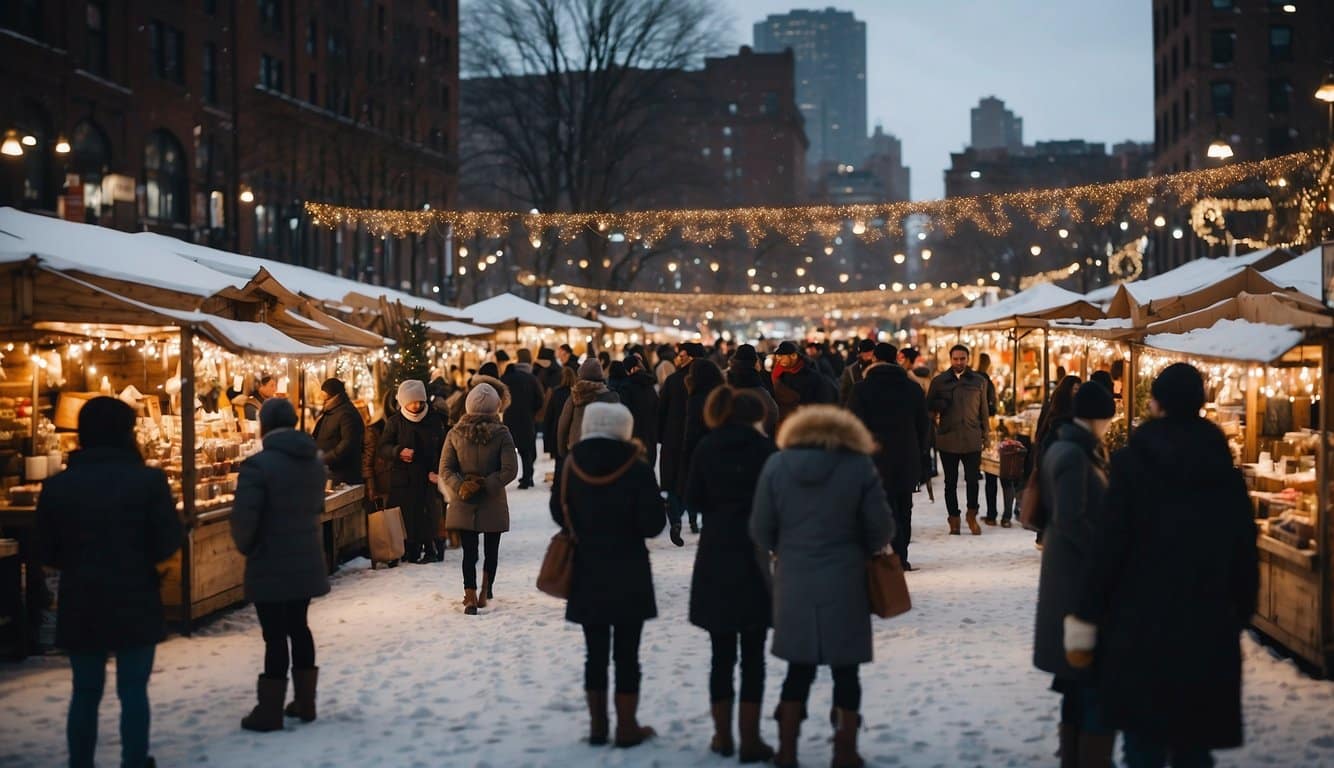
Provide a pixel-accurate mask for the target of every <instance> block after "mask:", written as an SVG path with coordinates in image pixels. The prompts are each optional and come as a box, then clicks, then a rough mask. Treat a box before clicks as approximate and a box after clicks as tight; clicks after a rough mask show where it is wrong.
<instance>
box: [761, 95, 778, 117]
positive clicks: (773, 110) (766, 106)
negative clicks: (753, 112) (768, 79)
mask: <svg viewBox="0 0 1334 768" xmlns="http://www.w3.org/2000/svg"><path fill="white" fill-rule="evenodd" d="M760 111H761V112H762V113H764V114H766V115H776V114H778V94H777V93H774V92H773V91H765V92H764V103H763V105H762V106H761V107H760Z"/></svg>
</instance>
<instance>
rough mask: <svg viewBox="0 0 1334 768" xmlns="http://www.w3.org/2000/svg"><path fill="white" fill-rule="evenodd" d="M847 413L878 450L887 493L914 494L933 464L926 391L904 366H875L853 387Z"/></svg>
mask: <svg viewBox="0 0 1334 768" xmlns="http://www.w3.org/2000/svg"><path fill="white" fill-rule="evenodd" d="M849 370H851V367H849ZM848 407H849V408H850V409H851V410H852V412H853V413H854V414H856V415H857V418H859V419H861V421H862V423H863V424H865V425H866V428H867V430H869V431H870V433H871V436H872V437H874V438H875V441H876V443H877V444H878V448H877V449H876V453H875V464H876V468H877V469H879V470H880V478H881V480H883V481H884V484H885V492H886V493H891V494H899V495H902V494H910V493H912V492H913V490H914V489H916V488H917V484H918V483H919V482H921V481H922V479H923V478H924V477H926V474H927V467H928V466H929V464H930V458H929V451H930V449H931V447H930V442H929V436H928V426H927V425H928V424H929V421H930V420H929V419H928V417H927V413H926V396H925V395H923V394H922V388H921V387H919V386H917V384H916V383H915V382H913V381H912V380H911V379H909V378H908V372H907V371H905V370H903V369H902V368H900V367H899V366H897V365H894V364H892V363H876V364H875V365H872V366H869V367H867V368H866V371H865V373H864V374H863V376H862V380H861V381H859V382H857V383H856V384H855V385H854V386H853V388H852V394H851V397H850V398H849V403H848Z"/></svg>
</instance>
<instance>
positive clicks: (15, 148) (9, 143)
mask: <svg viewBox="0 0 1334 768" xmlns="http://www.w3.org/2000/svg"><path fill="white" fill-rule="evenodd" d="M0 155H8V156H10V157H23V144H22V143H20V142H19V133H18V131H15V130H9V131H6V132H5V143H4V144H0Z"/></svg>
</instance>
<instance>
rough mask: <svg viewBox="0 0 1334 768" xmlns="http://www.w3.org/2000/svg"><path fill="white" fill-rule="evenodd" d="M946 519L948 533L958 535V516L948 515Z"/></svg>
mask: <svg viewBox="0 0 1334 768" xmlns="http://www.w3.org/2000/svg"><path fill="white" fill-rule="evenodd" d="M948 519H949V521H950V535H951V536H958V535H959V516H958V515H950V516H949V518H948Z"/></svg>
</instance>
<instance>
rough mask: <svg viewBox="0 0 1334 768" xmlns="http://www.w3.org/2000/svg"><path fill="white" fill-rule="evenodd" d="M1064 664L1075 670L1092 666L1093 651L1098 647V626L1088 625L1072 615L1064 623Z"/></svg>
mask: <svg viewBox="0 0 1334 768" xmlns="http://www.w3.org/2000/svg"><path fill="white" fill-rule="evenodd" d="M1064 630H1065V662H1066V663H1067V664H1069V665H1070V666H1072V667H1074V668H1075V669H1084V668H1086V667H1088V666H1090V665H1092V664H1093V649H1094V648H1096V647H1097V646H1098V625H1097V624H1090V623H1088V622H1087V621H1084V620H1083V619H1080V618H1079V617H1078V616H1076V615H1074V614H1073V613H1071V614H1067V615H1066V617H1065V622H1064Z"/></svg>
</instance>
